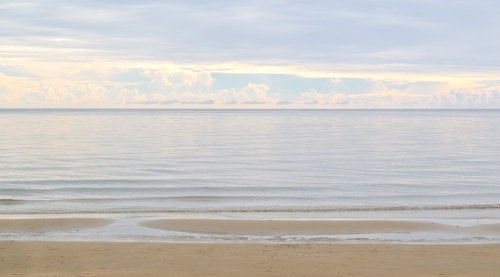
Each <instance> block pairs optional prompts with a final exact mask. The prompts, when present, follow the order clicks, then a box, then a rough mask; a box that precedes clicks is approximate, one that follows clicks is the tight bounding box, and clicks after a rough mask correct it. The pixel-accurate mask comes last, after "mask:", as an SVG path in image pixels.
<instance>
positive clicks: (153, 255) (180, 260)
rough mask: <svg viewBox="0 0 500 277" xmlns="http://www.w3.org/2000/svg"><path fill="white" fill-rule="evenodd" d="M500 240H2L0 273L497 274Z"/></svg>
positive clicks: (25, 274) (214, 274)
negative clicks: (420, 242) (440, 242)
mask: <svg viewBox="0 0 500 277" xmlns="http://www.w3.org/2000/svg"><path fill="white" fill-rule="evenodd" d="M499 256H500V244H489V245H405V244H364V243H355V244H335V243H334V244H314V243H313V244H281V245H277V244H256V243H241V244H240V243H231V244H220V243H218V244H217V243H213V244H204V243H184V244H171V243H170V244H169V243H142V242H141V243H137V242H135V243H134V242H119V243H116V242H18V241H13V242H10V241H0V261H2V262H0V276H109V277H111V276H146V275H147V276H210V275H213V276H222V277H225V276H257V277H258V276H280V275H281V276H386V277H387V276H389V277H391V276H409V277H417V276H498V272H500V264H499V263H498V261H497V260H498V257H499Z"/></svg>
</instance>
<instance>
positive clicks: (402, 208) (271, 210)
mask: <svg viewBox="0 0 500 277" xmlns="http://www.w3.org/2000/svg"><path fill="white" fill-rule="evenodd" d="M4 200H5V199H4ZM0 201H1V200H0ZM15 201H16V200H15ZM497 209H500V204H489V205H462V206H457V205H455V206H394V207H335V208H330V207H325V208H321V207H317V208H316V207H315V208H261V209H259V208H256V209H245V208H241V209H158V210H125V209H123V210H103V211H95V210H94V211H89V210H79V211H37V212H9V213H4V212H0V214H77V213H78V214H80V213H85V214H128V213H323V212H325V213H326V212H370V211H440V210H441V211H446V210H497Z"/></svg>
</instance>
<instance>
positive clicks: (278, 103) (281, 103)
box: [276, 100, 294, 105]
mask: <svg viewBox="0 0 500 277" xmlns="http://www.w3.org/2000/svg"><path fill="white" fill-rule="evenodd" d="M293 103H294V102H291V101H286V100H285V101H278V102H276V105H291V104H293Z"/></svg>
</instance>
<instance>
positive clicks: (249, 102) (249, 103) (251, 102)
mask: <svg viewBox="0 0 500 277" xmlns="http://www.w3.org/2000/svg"><path fill="white" fill-rule="evenodd" d="M241 104H243V105H262V104H266V102H264V101H255V100H254V101H245V102H242V103H241Z"/></svg>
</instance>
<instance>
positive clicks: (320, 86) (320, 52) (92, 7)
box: [0, 0, 500, 109]
mask: <svg viewBox="0 0 500 277" xmlns="http://www.w3.org/2000/svg"><path fill="white" fill-rule="evenodd" d="M498 14H500V1H498V0H492V1H489V0H488V1H486V0H475V1H467V0H432V1H431V0H418V1H417V0H406V1H405V0H398V1H393V0H371V1H367V0H349V1H334V0H332V1H324V0H323V1H316V0H308V1H294V0H287V1H282V0H276V1H271V0H267V1H260V0H255V1H238V0H231V1H229V0H218V1H198V0H194V1H186V0H184V1H152V0H141V1H136V0H120V1H118V0H99V1H97V0H95V1H94V0H88V1H79V0H75V1H58V0H44V1H23V0H18V1H2V0H0V26H1V28H0V108H172V109H178V108H189V109H191V108H203V109H207V108H228V109H238V108H241V109H259V108H266V109H270V108H272V109H282V108H286V109H294V108H307V109H316V108H317V109H349V108H356V109H358V108H370V109H377V108H381V109H391V108H397V109H406V108H410V109H413V108H416V109H420V108H423V109H427V108H431V109H435V108H479V109H482V108H490V109H491V108H500V50H499V49H500V36H499V35H498V34H500V16H498Z"/></svg>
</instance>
